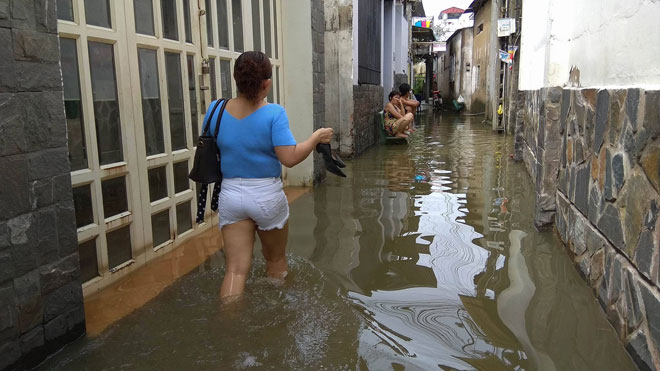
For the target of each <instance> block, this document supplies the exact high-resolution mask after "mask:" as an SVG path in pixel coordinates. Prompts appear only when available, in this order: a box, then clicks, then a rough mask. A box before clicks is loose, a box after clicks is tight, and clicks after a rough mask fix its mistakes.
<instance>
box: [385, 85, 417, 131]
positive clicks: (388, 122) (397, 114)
mask: <svg viewBox="0 0 660 371" xmlns="http://www.w3.org/2000/svg"><path fill="white" fill-rule="evenodd" d="M388 99H389V103H387V105H385V109H384V110H383V119H384V121H385V131H386V132H387V135H389V136H391V137H399V138H407V137H408V135H407V131H408V130H410V125H411V124H412V120H413V115H412V113H406V109H405V108H404V107H403V104H402V102H401V94H400V93H399V92H398V91H396V90H393V91H392V92H391V93H390V94H389V96H388Z"/></svg>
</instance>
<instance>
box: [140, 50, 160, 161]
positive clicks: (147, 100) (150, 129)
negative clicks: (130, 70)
mask: <svg viewBox="0 0 660 371" xmlns="http://www.w3.org/2000/svg"><path fill="white" fill-rule="evenodd" d="M138 61H139V64H140V90H141V92H142V122H143V125H144V144H145V147H146V150H147V156H151V155H155V154H158V153H163V152H165V141H164V139H163V117H162V115H161V111H160V109H161V108H160V86H159V83H158V60H157V59H156V51H155V50H149V49H139V48H138Z"/></svg>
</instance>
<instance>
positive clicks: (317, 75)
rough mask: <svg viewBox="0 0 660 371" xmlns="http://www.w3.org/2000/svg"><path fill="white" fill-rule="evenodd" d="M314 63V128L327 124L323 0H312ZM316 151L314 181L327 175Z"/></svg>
mask: <svg viewBox="0 0 660 371" xmlns="http://www.w3.org/2000/svg"><path fill="white" fill-rule="evenodd" d="M311 5H312V64H313V70H312V73H313V78H314V92H313V94H314V97H313V99H314V130H317V129H320V128H322V127H324V126H325V44H324V37H325V36H324V34H325V11H324V4H323V0H312V3H311ZM313 153H314V182H315V183H316V182H319V181H320V180H322V179H323V178H324V177H325V167H324V165H323V159H322V158H321V156H320V155H319V154H318V153H316V151H314V152H313Z"/></svg>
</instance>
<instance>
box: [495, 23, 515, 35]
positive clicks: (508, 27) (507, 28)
mask: <svg viewBox="0 0 660 371" xmlns="http://www.w3.org/2000/svg"><path fill="white" fill-rule="evenodd" d="M515 32H516V20H515V19H513V18H503V19H498V20H497V37H504V36H509V35H511V34H512V33H515Z"/></svg>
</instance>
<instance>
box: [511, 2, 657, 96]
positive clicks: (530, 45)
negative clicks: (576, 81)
mask: <svg viewBox="0 0 660 371" xmlns="http://www.w3.org/2000/svg"><path fill="white" fill-rule="evenodd" d="M569 9H570V11H569ZM585 15H588V16H585ZM658 19H660V6H658V3H657V2H656V1H647V0H630V1H626V2H621V1H618V0H587V1H580V2H575V1H570V0H545V1H534V2H529V1H527V2H525V3H524V5H523V20H522V44H521V48H522V50H523V55H522V58H523V59H522V66H521V70H520V86H521V89H523V90H533V89H539V88H541V87H544V86H563V85H564V84H565V83H566V82H567V81H568V76H569V71H570V69H571V67H572V66H576V67H577V68H578V69H579V70H580V83H581V86H584V87H601V86H606V87H613V86H623V87H630V86H640V87H647V88H653V87H654V88H656V89H657V87H658V85H660V64H658V63H657V61H658V58H659V57H660V49H658V47H657V45H660V32H657V24H658V21H657V20H658Z"/></svg>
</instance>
